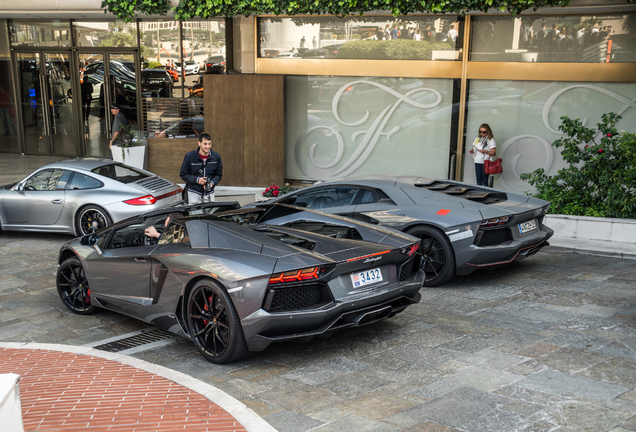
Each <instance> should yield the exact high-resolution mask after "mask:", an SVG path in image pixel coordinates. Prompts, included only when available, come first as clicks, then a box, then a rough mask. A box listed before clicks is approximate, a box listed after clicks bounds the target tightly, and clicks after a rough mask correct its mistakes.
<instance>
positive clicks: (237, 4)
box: [102, 0, 636, 21]
mask: <svg viewBox="0 0 636 432" xmlns="http://www.w3.org/2000/svg"><path fill="white" fill-rule="evenodd" d="M604 1H605V2H611V1H613V0H604ZM628 1H629V2H634V1H636V0H628ZM569 3H570V0H338V1H334V0H180V1H179V4H178V5H177V6H176V7H175V8H174V9H173V11H174V13H175V17H176V18H177V19H179V20H184V21H185V20H189V19H192V18H195V17H200V18H213V17H234V16H239V15H245V16H249V15H266V14H272V15H291V16H293V15H336V16H341V17H345V16H348V15H363V14H364V13H366V12H371V11H377V10H381V11H389V12H391V13H392V14H393V15H394V16H398V15H407V14H410V13H422V12H423V13H435V14H444V13H456V14H464V13H466V12H470V11H483V12H487V11H488V10H491V9H499V10H500V11H502V12H505V11H508V12H510V13H511V14H513V15H516V14H519V13H521V12H523V11H524V10H527V9H534V10H537V9H538V8H540V7H546V6H567V5H568V4H569ZM102 8H103V9H104V11H105V12H106V13H111V14H113V15H115V16H116V17H117V18H119V19H123V20H126V21H130V20H132V19H133V18H134V17H136V16H138V15H139V14H147V15H166V14H167V13H168V12H169V10H170V6H169V4H168V0H104V1H103V2H102Z"/></svg>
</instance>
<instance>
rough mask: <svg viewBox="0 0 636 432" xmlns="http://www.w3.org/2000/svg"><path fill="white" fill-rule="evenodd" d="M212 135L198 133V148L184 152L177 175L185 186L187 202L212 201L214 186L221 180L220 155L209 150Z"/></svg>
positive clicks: (221, 166) (221, 165)
mask: <svg viewBox="0 0 636 432" xmlns="http://www.w3.org/2000/svg"><path fill="white" fill-rule="evenodd" d="M211 147H212V137H211V136H210V135H209V134H207V133H205V132H204V133H202V134H201V135H199V148H198V150H192V151H191V152H188V153H186V155H185V157H184V158H183V164H182V165H181V172H179V177H181V179H182V180H183V181H184V182H185V184H186V188H187V191H188V193H187V197H188V204H197V203H206V202H212V201H214V187H215V186H216V185H217V184H218V183H219V182H220V181H221V176H222V175H223V164H222V163H221V156H220V155H219V154H218V153H216V152H213V151H211Z"/></svg>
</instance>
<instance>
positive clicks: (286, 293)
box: [263, 284, 331, 312]
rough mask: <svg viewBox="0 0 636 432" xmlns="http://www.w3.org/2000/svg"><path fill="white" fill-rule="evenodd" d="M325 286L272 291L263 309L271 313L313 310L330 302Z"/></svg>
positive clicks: (306, 286) (266, 298)
mask: <svg viewBox="0 0 636 432" xmlns="http://www.w3.org/2000/svg"><path fill="white" fill-rule="evenodd" d="M326 291H327V288H326V287H325V286H323V285H318V284H316V285H304V286H297V287H292V288H277V289H270V290H269V292H268V293H267V295H266V297H265V306H264V307H263V309H265V310H267V311H269V312H283V311H292V310H303V309H312V308H316V307H318V306H320V305H323V304H325V303H326V302H328V301H330V300H331V298H330V296H329V295H328V294H327V293H326Z"/></svg>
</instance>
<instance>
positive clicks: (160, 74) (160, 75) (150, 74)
mask: <svg viewBox="0 0 636 432" xmlns="http://www.w3.org/2000/svg"><path fill="white" fill-rule="evenodd" d="M142 77H143V78H144V79H165V78H166V73H165V72H164V71H143V72H142Z"/></svg>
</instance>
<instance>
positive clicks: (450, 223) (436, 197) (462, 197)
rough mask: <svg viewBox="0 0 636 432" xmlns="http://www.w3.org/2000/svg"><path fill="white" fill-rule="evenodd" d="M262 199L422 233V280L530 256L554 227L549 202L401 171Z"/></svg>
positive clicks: (438, 280)
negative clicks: (548, 220)
mask: <svg viewBox="0 0 636 432" xmlns="http://www.w3.org/2000/svg"><path fill="white" fill-rule="evenodd" d="M267 202H268V203H286V204H293V205H297V206H300V207H303V208H308V209H316V210H319V211H321V212H325V213H331V214H337V215H341V216H347V217H350V218H354V219H357V220H361V221H365V222H369V223H373V224H379V225H382V226H385V227H390V228H393V229H396V230H398V231H402V232H406V233H409V234H411V235H413V236H415V237H419V238H421V239H422V247H421V253H422V256H423V259H424V271H426V281H425V282H424V285H425V286H437V285H441V284H443V283H444V282H447V281H449V280H451V279H452V278H453V277H455V275H467V274H470V273H472V272H474V271H475V270H477V269H480V268H496V267H497V266H501V265H505V264H508V263H511V262H513V261H516V260H519V259H522V258H525V257H529V256H531V255H533V254H534V253H536V252H538V251H539V250H540V249H541V248H543V247H544V246H547V245H548V239H549V238H550V237H551V236H552V234H553V233H554V232H553V231H552V230H551V229H550V228H548V227H547V226H545V225H544V224H543V218H544V216H545V214H546V212H547V210H548V208H549V206H550V203H549V202H548V201H543V200H540V199H538V198H532V197H527V196H523V195H517V194H514V193H510V192H504V191H500V190H496V189H491V188H488V187H485V186H475V185H470V184H467V183H461V182H456V181H451V180H440V179H429V178H424V177H414V176H407V175H404V176H375V177H362V178H347V179H342V180H332V181H328V182H323V183H317V184H315V185H313V186H308V187H306V188H303V189H299V190H298V191H295V192H293V193H290V194H288V195H283V196H280V197H278V198H273V199H271V200H269V201H267ZM274 223H276V222H274Z"/></svg>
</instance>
